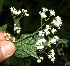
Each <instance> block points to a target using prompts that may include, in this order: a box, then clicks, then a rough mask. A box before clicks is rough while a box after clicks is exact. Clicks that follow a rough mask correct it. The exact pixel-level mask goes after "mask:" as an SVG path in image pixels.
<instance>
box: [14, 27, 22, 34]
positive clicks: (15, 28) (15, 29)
mask: <svg viewBox="0 0 70 66" xmlns="http://www.w3.org/2000/svg"><path fill="white" fill-rule="evenodd" d="M14 31H16V32H17V34H18V33H20V31H21V28H20V27H17V26H15V27H14Z"/></svg>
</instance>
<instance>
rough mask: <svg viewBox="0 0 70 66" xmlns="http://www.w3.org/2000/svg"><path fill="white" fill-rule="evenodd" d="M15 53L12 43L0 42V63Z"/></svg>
mask: <svg viewBox="0 0 70 66" xmlns="http://www.w3.org/2000/svg"><path fill="white" fill-rule="evenodd" d="M15 51H16V47H15V45H14V43H12V42H11V41H5V40H3V41H0V62H2V61H4V60H5V59H7V58H9V57H11V56H12V55H13V54H14V52H15Z"/></svg>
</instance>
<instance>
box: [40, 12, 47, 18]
mask: <svg viewBox="0 0 70 66" xmlns="http://www.w3.org/2000/svg"><path fill="white" fill-rule="evenodd" d="M39 14H40V15H41V17H42V18H46V17H47V16H46V14H45V13H44V12H41V11H40V12H39Z"/></svg>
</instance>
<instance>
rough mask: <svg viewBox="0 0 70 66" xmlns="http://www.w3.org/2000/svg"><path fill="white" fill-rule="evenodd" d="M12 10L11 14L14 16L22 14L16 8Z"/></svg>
mask: <svg viewBox="0 0 70 66" xmlns="http://www.w3.org/2000/svg"><path fill="white" fill-rule="evenodd" d="M10 10H11V12H12V13H13V14H15V15H19V14H21V11H20V9H19V10H18V11H17V10H16V9H15V8H14V7H11V8H10Z"/></svg>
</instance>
